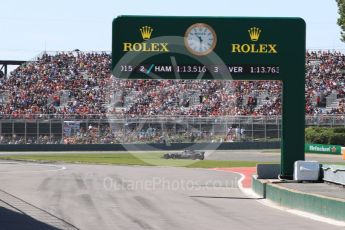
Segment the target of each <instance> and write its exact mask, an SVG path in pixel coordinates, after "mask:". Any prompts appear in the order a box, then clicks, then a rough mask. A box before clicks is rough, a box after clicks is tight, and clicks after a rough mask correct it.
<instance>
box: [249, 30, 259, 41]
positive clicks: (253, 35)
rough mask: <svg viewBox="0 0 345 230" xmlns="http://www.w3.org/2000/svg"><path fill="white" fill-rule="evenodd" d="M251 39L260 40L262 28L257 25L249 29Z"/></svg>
mask: <svg viewBox="0 0 345 230" xmlns="http://www.w3.org/2000/svg"><path fill="white" fill-rule="evenodd" d="M248 32H249V36H250V39H251V40H252V41H254V42H256V41H257V40H259V37H260V33H261V30H260V29H259V28H257V27H252V28H250V29H249V30H248Z"/></svg>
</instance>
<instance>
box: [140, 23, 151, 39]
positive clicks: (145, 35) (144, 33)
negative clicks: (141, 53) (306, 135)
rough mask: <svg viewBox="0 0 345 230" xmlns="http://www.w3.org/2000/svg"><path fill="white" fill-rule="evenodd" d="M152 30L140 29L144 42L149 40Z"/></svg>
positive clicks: (145, 27)
mask: <svg viewBox="0 0 345 230" xmlns="http://www.w3.org/2000/svg"><path fill="white" fill-rule="evenodd" d="M152 31H153V29H152V28H151V27H149V26H143V27H141V28H140V32H141V36H142V37H143V39H144V40H148V39H150V38H151V34H152Z"/></svg>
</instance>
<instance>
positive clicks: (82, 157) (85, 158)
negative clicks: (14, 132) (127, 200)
mask: <svg viewBox="0 0 345 230" xmlns="http://www.w3.org/2000/svg"><path fill="white" fill-rule="evenodd" d="M162 155H163V153H157V152H155V153H134V154H128V153H116V154H52V155H50V154H42V155H38V154H32V155H31V154H30V155H11V156H0V159H2V160H19V161H33V162H62V163H78V164H110V165H141V166H175V167H188V168H231V167H255V166H256V164H257V163H260V162H256V161H219V160H203V161H200V160H184V159H183V160H172V159H169V160H166V159H162V158H161V156H162Z"/></svg>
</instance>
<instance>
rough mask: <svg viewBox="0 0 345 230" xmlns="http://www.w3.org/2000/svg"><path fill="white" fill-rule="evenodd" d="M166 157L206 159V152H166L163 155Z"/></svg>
mask: <svg viewBox="0 0 345 230" xmlns="http://www.w3.org/2000/svg"><path fill="white" fill-rule="evenodd" d="M162 158H164V159H192V160H204V159H205V152H203V151H197V150H183V151H182V152H172V153H166V154H164V155H163V156H162Z"/></svg>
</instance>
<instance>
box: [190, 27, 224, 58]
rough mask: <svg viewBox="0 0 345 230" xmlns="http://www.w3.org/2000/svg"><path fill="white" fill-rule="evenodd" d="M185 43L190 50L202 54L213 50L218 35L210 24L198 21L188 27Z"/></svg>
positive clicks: (195, 53) (198, 54)
mask: <svg viewBox="0 0 345 230" xmlns="http://www.w3.org/2000/svg"><path fill="white" fill-rule="evenodd" d="M184 43H185V46H186V48H187V50H188V51H189V52H191V53H192V54H194V55H197V56H202V55H206V54H209V53H210V52H212V50H213V49H214V47H215V46H216V43H217V36H216V33H215V32H214V30H213V29H212V27H210V26H209V25H207V24H204V23H196V24H193V25H191V26H190V27H189V28H188V29H187V31H186V33H185V36H184Z"/></svg>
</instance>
